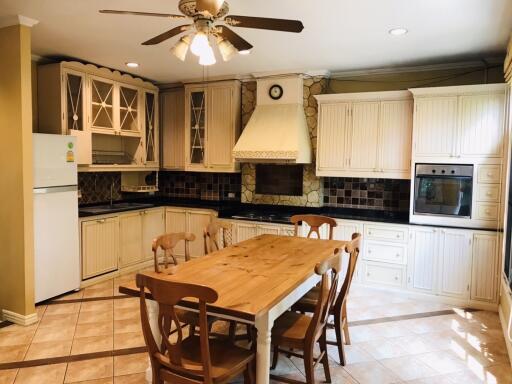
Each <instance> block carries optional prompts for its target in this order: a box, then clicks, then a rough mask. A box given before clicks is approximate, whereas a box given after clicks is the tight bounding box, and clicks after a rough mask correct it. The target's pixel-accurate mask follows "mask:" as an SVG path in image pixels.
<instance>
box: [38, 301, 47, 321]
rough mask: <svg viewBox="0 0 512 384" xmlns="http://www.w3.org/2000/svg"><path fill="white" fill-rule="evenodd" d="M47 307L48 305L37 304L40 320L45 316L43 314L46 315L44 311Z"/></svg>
mask: <svg viewBox="0 0 512 384" xmlns="http://www.w3.org/2000/svg"><path fill="white" fill-rule="evenodd" d="M46 307H47V306H46V305H38V306H36V313H37V318H38V319H39V320H40V319H41V318H42V317H43V315H44V313H45V311H46Z"/></svg>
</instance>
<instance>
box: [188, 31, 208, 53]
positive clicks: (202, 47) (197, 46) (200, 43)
mask: <svg viewBox="0 0 512 384" xmlns="http://www.w3.org/2000/svg"><path fill="white" fill-rule="evenodd" d="M208 48H210V49H211V47H210V42H209V41H208V36H207V35H206V33H204V32H197V33H196V35H195V36H194V38H193V39H192V44H191V45H190V51H191V52H192V53H193V54H194V55H196V56H202V55H203V54H204V53H205V52H206V51H207V50H208Z"/></svg>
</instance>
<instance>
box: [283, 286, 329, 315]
mask: <svg viewBox="0 0 512 384" xmlns="http://www.w3.org/2000/svg"><path fill="white" fill-rule="evenodd" d="M318 296H320V288H319V287H313V288H312V289H311V290H310V291H309V292H308V293H306V294H305V295H304V296H302V297H301V298H300V300H299V301H297V302H296V303H295V304H293V306H292V310H294V311H299V312H306V313H313V312H315V307H316V304H317V302H318ZM329 312H330V314H331V315H334V313H335V307H334V306H332V307H331V309H330V311H329Z"/></svg>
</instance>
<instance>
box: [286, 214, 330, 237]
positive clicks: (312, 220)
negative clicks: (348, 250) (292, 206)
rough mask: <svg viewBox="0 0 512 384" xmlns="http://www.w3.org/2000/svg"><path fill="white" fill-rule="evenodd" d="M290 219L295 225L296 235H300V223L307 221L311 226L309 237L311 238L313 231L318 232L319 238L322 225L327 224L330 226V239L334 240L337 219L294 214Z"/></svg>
mask: <svg viewBox="0 0 512 384" xmlns="http://www.w3.org/2000/svg"><path fill="white" fill-rule="evenodd" d="M290 221H291V222H292V224H294V225H295V236H298V235H299V224H300V223H302V222H305V223H306V224H307V225H309V227H310V229H309V233H308V235H307V237H308V238H310V237H311V235H312V234H313V233H316V236H317V238H319V239H320V227H321V226H322V225H324V224H327V225H328V226H329V240H332V235H333V230H334V228H335V227H336V226H337V225H338V224H337V223H336V220H334V219H331V218H330V217H327V216H320V215H294V216H292V217H291V219H290Z"/></svg>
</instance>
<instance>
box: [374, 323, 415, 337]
mask: <svg viewBox="0 0 512 384" xmlns="http://www.w3.org/2000/svg"><path fill="white" fill-rule="evenodd" d="M369 327H370V329H372V330H373V331H375V332H377V333H378V334H379V335H380V336H381V337H386V338H390V337H405V336H413V335H414V333H413V332H412V331H411V330H409V329H408V328H407V327H404V326H403V325H402V324H401V322H400V321H396V322H392V323H381V324H372V325H370V326H369Z"/></svg>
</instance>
